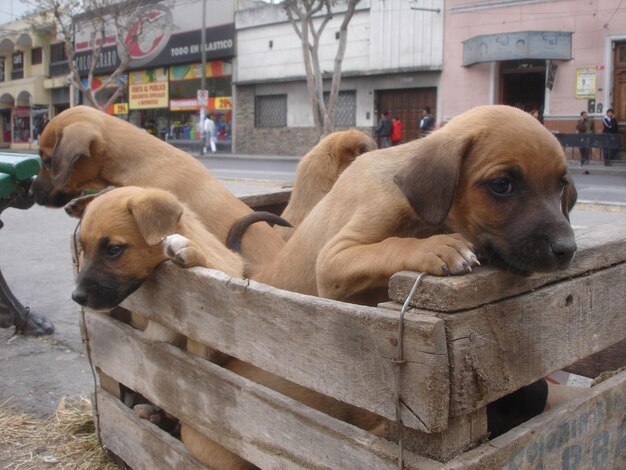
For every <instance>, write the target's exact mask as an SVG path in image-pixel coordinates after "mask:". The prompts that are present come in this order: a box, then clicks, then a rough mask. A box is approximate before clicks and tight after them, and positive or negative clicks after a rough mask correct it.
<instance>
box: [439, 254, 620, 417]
mask: <svg viewBox="0 0 626 470" xmlns="http://www.w3.org/2000/svg"><path fill="white" fill-rule="evenodd" d="M624 279H626V264H620V265H617V266H614V267H612V268H609V269H605V270H603V271H599V272H596V273H594V274H590V275H589V276H585V277H580V278H576V279H572V280H571V281H569V282H563V283H558V284H554V285H551V286H548V287H545V288H542V289H538V290H536V291H535V292H533V293H530V294H527V295H524V296H521V297H514V298H511V299H507V300H503V301H501V302H496V303H493V304H489V305H485V306H483V307H480V308H477V309H474V310H471V311H469V312H465V313H457V314H451V315H446V314H441V316H442V317H443V319H444V321H445V324H446V332H447V339H448V354H449V356H450V363H451V366H452V370H453V371H454V374H452V375H451V393H450V395H451V401H450V414H451V415H452V416H458V415H464V414H467V413H468V412H471V411H473V410H475V409H477V408H478V407H482V406H484V405H485V404H486V403H489V402H492V401H494V400H496V399H497V398H500V397H501V396H503V395H506V394H507V393H510V392H512V391H514V390H517V389H518V388H520V387H521V386H523V385H527V384H529V383H532V382H534V381H535V380H538V379H540V378H541V377H543V376H545V375H548V374H549V373H551V372H554V371H555V370H559V369H563V368H564V367H566V366H568V365H569V364H572V363H573V362H575V361H577V360H579V359H581V358H584V357H586V356H588V355H590V354H593V353H595V352H598V351H601V350H602V349H605V348H607V347H608V346H611V345H612V344H615V343H617V342H619V341H621V340H622V339H624V338H626V315H624V312H625V310H626V289H624Z"/></svg>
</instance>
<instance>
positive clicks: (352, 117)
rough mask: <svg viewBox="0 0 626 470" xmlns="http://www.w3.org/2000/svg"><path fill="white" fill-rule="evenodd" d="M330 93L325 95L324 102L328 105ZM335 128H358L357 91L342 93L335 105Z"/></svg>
mask: <svg viewBox="0 0 626 470" xmlns="http://www.w3.org/2000/svg"><path fill="white" fill-rule="evenodd" d="M329 96H330V93H329V92H325V93H324V102H325V103H328V97H329ZM335 126H338V127H353V126H356V91H354V90H351V91H340V92H339V94H338V95H337V102H336V104H335Z"/></svg>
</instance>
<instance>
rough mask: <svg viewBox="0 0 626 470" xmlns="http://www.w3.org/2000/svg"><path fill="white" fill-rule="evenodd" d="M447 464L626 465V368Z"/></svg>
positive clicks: (464, 468)
mask: <svg viewBox="0 0 626 470" xmlns="http://www.w3.org/2000/svg"><path fill="white" fill-rule="evenodd" d="M445 468H446V469H449V470H453V469H454V470H474V469H475V470H483V469H486V468H488V469H516V470H535V469H538V468H546V469H549V468H563V469H581V470H582V469H594V470H595V469H598V470H599V469H616V470H617V469H624V468H626V372H623V373H621V374H620V375H618V376H615V377H613V378H611V379H609V380H607V381H606V382H603V383H601V384H600V385H598V386H596V387H593V388H591V389H590V390H589V391H588V392H585V393H583V394H581V395H579V396H578V397H576V398H574V399H573V400H571V401H570V402H568V403H566V404H564V405H562V406H559V407H558V408H554V409H552V410H550V411H548V412H546V413H543V414H541V415H539V416H537V417H535V418H533V419H531V420H530V421H527V422H526V423H524V424H522V425H520V426H518V427H517V428H515V429H513V430H512V431H510V432H508V433H506V434H503V435H502V436H500V437H498V438H496V439H494V440H492V441H490V442H489V443H487V444H484V445H482V446H480V447H478V448H477V449H474V450H471V451H469V452H467V453H465V454H463V455H462V456H460V457H458V458H456V459H454V460H452V461H450V462H448V463H447V464H446V465H445Z"/></svg>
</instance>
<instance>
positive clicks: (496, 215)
mask: <svg viewBox="0 0 626 470" xmlns="http://www.w3.org/2000/svg"><path fill="white" fill-rule="evenodd" d="M574 202H575V190H574V189H573V185H572V184H571V180H570V178H568V176H567V169H566V166H565V157H564V154H563V149H562V148H561V146H560V145H559V143H558V141H557V140H556V139H555V138H554V136H553V135H552V134H551V133H550V132H549V131H548V130H547V129H546V128H544V127H543V126H542V125H541V124H539V123H538V122H537V121H536V120H535V119H533V118H532V117H531V116H530V115H528V114H526V113H524V112H522V111H520V110H518V109H515V108H511V107H508V106H482V107H478V108H474V109H472V110H470V111H468V112H466V113H464V114H462V115H460V116H458V117H456V118H454V119H453V120H452V121H451V122H450V123H448V124H447V125H446V126H445V127H443V128H442V129H440V130H438V131H436V132H434V133H432V134H431V135H429V136H428V137H427V138H425V139H420V140H417V141H414V142H410V143H408V144H405V145H401V146H398V147H393V148H389V149H385V150H378V151H374V152H370V153H368V154H366V155H363V156H361V157H359V158H358V159H357V160H356V161H355V162H354V163H353V164H352V165H350V167H348V168H347V169H346V170H345V171H344V172H343V174H342V175H341V176H340V177H339V179H338V180H337V182H336V183H335V185H334V186H333V189H332V190H331V191H330V192H329V193H328V194H327V195H326V197H324V198H323V199H322V200H321V201H320V202H319V203H318V204H317V205H316V206H315V207H314V208H313V210H312V211H311V213H310V214H309V216H308V217H307V218H306V219H305V220H304V221H303V222H302V223H301V224H300V226H299V227H297V229H296V231H295V232H294V234H293V236H292V237H291V238H290V240H289V242H287V244H286V246H285V248H284V249H283V250H282V251H281V253H280V254H279V257H278V258H277V259H276V260H275V261H274V262H272V263H270V264H269V265H268V266H266V267H265V268H264V269H262V270H261V271H257V272H256V273H254V272H253V273H252V276H251V277H252V278H253V279H256V280H258V281H261V282H265V283H267V284H270V285H273V286H276V287H280V288H283V289H287V290H292V291H296V292H302V293H306V294H313V295H320V296H322V297H328V298H332V299H339V300H345V301H353V302H359V303H366V304H376V303H377V302H379V301H382V300H385V299H387V283H388V280H389V277H390V276H391V275H392V274H394V273H396V272H398V271H403V270H411V271H423V272H428V273H431V274H434V275H447V274H460V273H465V272H468V271H470V270H471V268H472V266H474V265H476V264H477V263H478V260H477V258H476V255H475V252H476V253H479V254H480V255H481V256H482V258H483V259H486V260H488V261H490V262H494V263H496V264H502V265H503V266H505V267H506V269H509V270H511V271H514V272H519V273H528V272H532V271H545V270H551V269H558V268H562V267H564V266H566V265H568V263H569V262H570V260H571V259H572V256H573V254H574V252H575V250H576V243H575V241H574V234H573V231H572V229H571V227H570V225H569V221H568V211H569V210H570V209H571V207H572V206H573V204H574Z"/></svg>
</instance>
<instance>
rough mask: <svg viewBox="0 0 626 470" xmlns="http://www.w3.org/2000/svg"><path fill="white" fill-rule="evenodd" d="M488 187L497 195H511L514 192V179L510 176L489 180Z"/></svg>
mask: <svg viewBox="0 0 626 470" xmlns="http://www.w3.org/2000/svg"><path fill="white" fill-rule="evenodd" d="M488 188H489V191H491V193H492V194H494V195H496V196H509V195H510V194H512V193H513V181H511V179H509V178H496V179H495V180H491V181H489V183H488Z"/></svg>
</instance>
